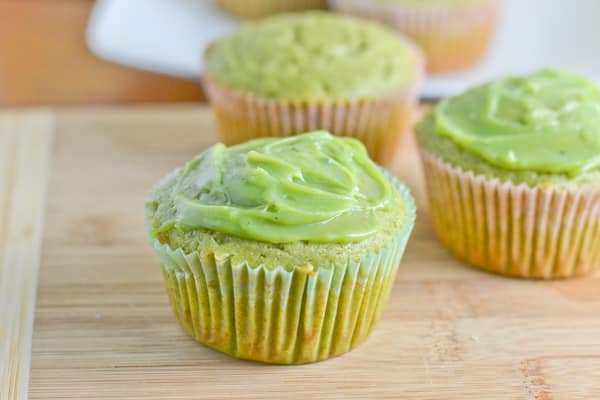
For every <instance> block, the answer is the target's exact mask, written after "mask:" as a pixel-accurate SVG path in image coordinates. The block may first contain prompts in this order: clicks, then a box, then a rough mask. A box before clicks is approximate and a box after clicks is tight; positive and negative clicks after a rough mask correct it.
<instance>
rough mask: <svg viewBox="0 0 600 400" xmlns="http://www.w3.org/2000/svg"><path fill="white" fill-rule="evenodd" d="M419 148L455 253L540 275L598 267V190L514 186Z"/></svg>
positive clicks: (442, 231) (441, 230) (443, 232)
mask: <svg viewBox="0 0 600 400" xmlns="http://www.w3.org/2000/svg"><path fill="white" fill-rule="evenodd" d="M421 155H422V159H423V163H424V169H425V175H426V182H427V190H428V194H429V202H430V206H431V216H432V219H433V224H434V226H435V230H436V232H437V234H438V236H439V238H440V240H441V241H442V242H443V243H444V244H445V245H446V246H447V247H448V248H449V249H450V251H451V252H452V253H453V254H454V255H455V256H456V257H458V258H460V259H462V260H464V261H466V262H468V263H470V264H472V265H473V266H475V267H478V268H481V269H483V270H486V271H489V272H494V273H498V274H502V275H509V276H516V277H522V278H536V279H551V278H566V277H572V276H576V275H581V274H585V273H588V272H590V271H592V270H593V269H595V268H599V267H600V190H590V191H587V190H580V189H556V188H542V187H539V186H536V187H533V188H532V187H530V186H527V185H525V184H520V185H514V184H513V183H512V182H502V181H500V180H499V179H489V178H486V177H484V176H481V175H475V174H473V172H471V171H467V172H465V171H463V170H462V169H460V168H456V167H454V166H452V165H450V164H448V163H446V162H444V161H443V160H441V159H440V158H438V157H437V156H435V155H433V154H431V153H430V152H429V151H427V150H425V149H421Z"/></svg>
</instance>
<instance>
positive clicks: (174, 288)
mask: <svg viewBox="0 0 600 400" xmlns="http://www.w3.org/2000/svg"><path fill="white" fill-rule="evenodd" d="M146 218H147V223H148V227H149V234H150V241H151V244H152V246H153V248H154V249H155V251H156V252H157V254H158V255H159V257H160V259H161V263H162V268H163V272H164V277H165V281H166V284H167V289H168V293H169V298H170V301H171V304H172V306H173V310H174V312H175V315H176V316H177V319H178V321H179V323H180V324H181V326H182V327H183V329H184V330H185V331H186V332H187V333H188V334H189V335H191V336H192V337H193V338H194V339H196V340H197V341H199V342H201V343H203V344H205V345H207V346H209V347H212V348H214V349H217V350H219V351H222V352H224V353H226V354H229V355H231V356H234V357H238V358H243V359H248V360H255V361H263V362H270V363H282V364H291V363H307V362H314V361H319V360H323V359H326V358H329V357H332V356H335V355H338V354H341V353H344V352H346V351H348V350H350V349H352V348H353V347H355V346H356V345H358V344H359V343H361V342H362V341H363V340H364V339H365V338H366V337H367V336H368V335H369V333H370V331H371V329H372V327H373V325H374V324H375V323H376V322H377V320H378V319H379V317H380V315H381V312H382V310H383V307H384V305H385V303H386V302H387V299H388V296H389V292H390V290H391V288H392V285H393V282H394V277H395V273H396V270H397V268H398V264H399V262H400V258H401V256H402V253H403V251H404V247H405V245H406V241H407V239H408V237H409V235H410V232H411V230H412V226H413V223H414V218H415V205H414V202H413V200H412V197H411V196H410V194H409V192H408V190H407V189H406V187H405V186H404V185H403V184H401V183H400V182H399V181H398V180H396V179H395V178H394V177H392V176H391V175H389V174H387V173H386V172H384V171H382V170H381V169H380V168H379V167H378V166H377V165H376V164H374V163H373V162H372V161H371V160H370V159H369V158H368V156H367V153H366V151H365V148H364V146H363V145H362V144H360V142H358V141H356V140H354V139H351V138H336V137H334V136H332V135H331V134H329V133H327V132H322V131H320V132H312V133H307V134H304V135H299V136H295V137H290V138H285V139H275V138H266V139H257V140H254V141H250V142H247V143H244V144H241V145H237V146H232V147H226V146H225V145H223V144H217V145H215V146H213V147H211V148H210V149H208V150H206V151H205V152H203V153H201V154H200V155H199V156H198V157H196V158H195V159H194V160H192V161H190V162H189V163H188V164H187V165H186V166H185V167H184V168H182V169H179V170H177V171H175V172H173V173H172V174H170V175H169V176H167V177H166V178H165V179H163V180H162V181H161V182H160V183H159V185H158V186H157V187H156V188H155V189H154V190H153V191H152V193H151V194H150V195H149V197H148V200H147V203H146Z"/></svg>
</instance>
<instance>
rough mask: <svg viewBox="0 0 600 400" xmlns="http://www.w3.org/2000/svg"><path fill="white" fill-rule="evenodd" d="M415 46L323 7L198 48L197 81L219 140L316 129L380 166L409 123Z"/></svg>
mask: <svg viewBox="0 0 600 400" xmlns="http://www.w3.org/2000/svg"><path fill="white" fill-rule="evenodd" d="M422 67H423V65H422V62H421V57H420V56H419V52H418V51H417V50H416V48H415V47H414V46H413V45H411V44H410V43H409V42H408V41H406V40H404V39H402V38H401V37H400V36H398V35H397V34H396V33H395V32H393V31H391V30H389V29H388V28H385V27H383V26H380V25H378V24H376V23H372V22H368V21H362V20H359V19H356V18H353V17H347V16H340V15H335V14H331V13H327V12H309V13H296V14H284V15H279V16H275V17H270V18H267V19H265V20H263V21H261V22H256V23H252V24H247V25H246V26H244V27H242V28H241V29H240V30H239V31H238V32H237V33H235V34H234V35H233V36H231V37H227V38H225V39H222V40H220V41H218V42H216V43H215V44H214V45H212V46H211V47H210V48H209V49H208V51H207V53H206V62H205V68H206V70H205V75H204V78H205V79H204V82H205V88H206V92H207V94H208V97H209V99H210V102H211V105H212V107H213V109H214V112H215V113H216V117H217V121H218V125H219V130H220V132H221V136H222V140H223V142H224V143H226V144H228V145H230V144H236V143H241V142H244V141H247V140H249V139H254V138H256V137H259V136H290V135H293V134H298V133H302V132H307V131H311V130H317V129H324V130H328V131H331V132H332V133H333V134H335V135H340V136H353V137H355V138H357V139H359V140H361V141H362V142H363V143H364V144H365V145H366V146H367V150H368V152H369V154H370V156H371V157H372V158H374V159H375V160H376V161H377V162H379V163H381V164H389V163H390V162H391V161H392V159H393V157H394V155H395V152H396V149H397V147H398V144H399V141H400V138H401V136H402V135H403V133H404V132H405V131H406V130H407V129H408V128H409V126H410V124H411V122H412V117H413V112H414V109H415V104H416V101H417V97H416V94H417V88H418V83H419V81H420V79H421V75H422Z"/></svg>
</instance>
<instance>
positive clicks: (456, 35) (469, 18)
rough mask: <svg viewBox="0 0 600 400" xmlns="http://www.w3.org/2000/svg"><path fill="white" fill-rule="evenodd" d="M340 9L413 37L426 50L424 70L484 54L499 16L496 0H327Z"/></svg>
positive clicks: (464, 64) (454, 67)
mask: <svg viewBox="0 0 600 400" xmlns="http://www.w3.org/2000/svg"><path fill="white" fill-rule="evenodd" d="M329 4H330V6H331V7H332V8H333V9H334V10H336V11H339V12H342V13H346V14H351V15H356V16H361V17H367V18H372V19H375V20H378V21H381V22H383V23H386V24H387V25H389V26H391V27H393V28H395V29H396V30H398V31H399V32H402V33H404V34H406V35H407V36H409V37H410V38H412V39H413V40H414V41H415V42H416V43H417V44H418V45H419V46H421V48H422V49H423V52H424V53H425V56H426V58H427V72H429V73H433V74H436V73H448V72H456V71H460V70H464V69H466V68H469V67H471V66H473V65H475V64H477V63H478V62H479V61H480V60H481V59H482V58H483V56H484V54H485V51H486V50H487V48H488V46H489V43H490V41H491V36H492V34H493V32H494V30H495V25H496V20H497V17H498V8H499V7H498V0H487V1H482V2H480V3H477V4H472V5H465V6H462V7H459V6H456V7H451V8H447V9H443V8H431V9H428V8H425V7H420V6H416V7H415V6H413V7H410V6H406V5H402V4H400V3H389V4H384V3H381V2H377V1H372V0H329Z"/></svg>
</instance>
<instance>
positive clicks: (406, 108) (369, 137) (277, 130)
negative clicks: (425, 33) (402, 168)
mask: <svg viewBox="0 0 600 400" xmlns="http://www.w3.org/2000/svg"><path fill="white" fill-rule="evenodd" d="M411 46H412V45H411ZM413 47H414V46H413ZM414 53H415V59H416V60H417V61H416V66H415V71H416V77H415V79H414V80H413V82H411V83H410V84H409V85H407V87H406V88H405V89H404V90H403V91H402V92H400V93H397V94H395V95H388V96H386V97H381V98H372V99H371V98H369V99H361V100H348V101H345V100H339V101H331V102H313V103H311V102H299V101H288V100H283V99H267V98H261V97H257V96H254V95H252V94H247V93H242V92H238V91H236V90H232V89H230V88H227V87H225V86H223V85H221V84H219V83H218V82H216V81H214V80H212V79H210V77H208V76H206V77H205V78H204V81H203V82H204V87H205V90H206V93H207V94H208V97H209V99H210V103H211V107H212V108H213V110H214V112H215V115H216V118H217V123H218V126H219V131H220V134H221V138H222V140H223V142H224V143H225V144H227V145H232V144H237V143H242V142H245V141H247V140H251V139H256V138H258V137H268V136H291V135H295V134H299V133H304V132H309V131H313V130H318V129H324V130H328V131H330V132H331V133H333V134H335V135H338V136H352V137H354V138H356V139H358V140H360V141H362V142H363V143H364V144H365V146H366V147H367V150H368V152H369V156H370V157H371V158H373V159H374V160H375V161H377V162H378V163H380V164H382V165H389V164H391V162H392V161H393V159H394V157H395V155H396V152H397V150H398V147H399V144H400V141H401V139H402V137H403V136H404V135H405V134H406V133H407V132H408V130H409V128H410V126H411V124H412V122H413V117H414V115H415V110H416V107H417V100H418V90H419V87H420V84H421V80H422V72H421V71H422V68H423V61H422V56H421V55H420V53H419V51H418V50H417V49H416V48H415V49H414Z"/></svg>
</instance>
